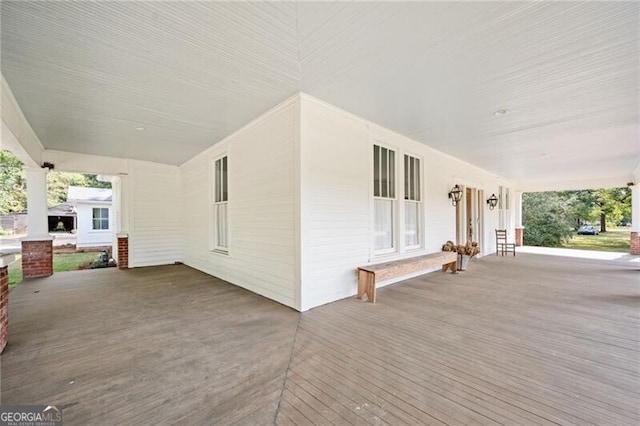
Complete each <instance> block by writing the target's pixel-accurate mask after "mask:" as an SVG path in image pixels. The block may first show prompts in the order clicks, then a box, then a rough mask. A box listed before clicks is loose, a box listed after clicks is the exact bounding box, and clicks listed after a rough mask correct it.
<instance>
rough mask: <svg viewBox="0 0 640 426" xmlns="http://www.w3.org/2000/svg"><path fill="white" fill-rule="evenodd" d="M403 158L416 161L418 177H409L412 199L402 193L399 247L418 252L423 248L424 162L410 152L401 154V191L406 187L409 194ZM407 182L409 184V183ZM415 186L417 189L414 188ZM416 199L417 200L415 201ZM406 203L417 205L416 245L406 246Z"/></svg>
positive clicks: (420, 157)
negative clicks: (400, 240)
mask: <svg viewBox="0 0 640 426" xmlns="http://www.w3.org/2000/svg"><path fill="white" fill-rule="evenodd" d="M405 158H408V159H414V160H416V161H417V163H418V164H417V172H418V176H417V180H416V178H415V176H414V177H410V178H411V181H413V182H414V191H413V196H414V198H413V199H412V198H410V197H411V194H409V197H407V194H406V193H403V199H402V201H403V206H402V208H403V212H402V214H403V217H402V223H401V225H400V228H401V230H402V245H401V251H414V250H420V249H422V248H424V239H425V238H424V235H425V233H424V222H425V219H424V216H425V215H424V166H423V165H424V160H423V158H422V156H419V155H415V154H413V153H411V152H408V151H404V152H402V167H403V169H402V176H403V185H402V187H403V191H406V190H407V187H408V188H409V192H411V190H410V188H411V185H410V184H409V186H407V182H405V180H406V179H407V177H409V174H410V171H409V173H408V172H407V170H405V167H406V164H407V162H406V160H405ZM410 163H411V162H410V161H409V164H410ZM414 167H415V166H414ZM411 181H410V182H411ZM410 182H409V183H410ZM416 186H417V189H416V188H415V187H416ZM415 198H417V199H415ZM408 203H412V204H417V209H418V218H417V220H418V222H417V227H418V231H417V235H418V244H411V245H409V244H407V236H406V232H407V220H406V218H407V212H406V210H407V204H408Z"/></svg>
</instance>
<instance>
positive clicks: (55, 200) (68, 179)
mask: <svg viewBox="0 0 640 426" xmlns="http://www.w3.org/2000/svg"><path fill="white" fill-rule="evenodd" d="M70 185H71V186H85V187H92V188H111V184H110V183H108V182H101V181H99V180H98V179H97V178H96V176H95V175H85V174H81V173H68V172H50V173H48V174H47V205H48V206H49V207H53V206H55V205H57V204H60V203H64V202H65V201H67V192H68V189H69V186H70Z"/></svg>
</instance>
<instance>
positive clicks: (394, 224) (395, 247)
mask: <svg viewBox="0 0 640 426" xmlns="http://www.w3.org/2000/svg"><path fill="white" fill-rule="evenodd" d="M376 146H378V147H379V148H383V149H386V150H388V151H392V152H393V175H391V176H393V182H392V185H387V191H386V192H387V195H386V196H384V195H382V194H383V188H382V178H380V183H379V185H378V186H379V191H378V192H379V194H380V195H375V194H376V164H375V147H376ZM370 147H371V150H370V151H369V155H370V157H369V158H370V161H371V174H370V176H371V179H372V181H371V184H372V191H371V196H372V198H371V212H372V214H371V216H372V217H371V220H372V226H371V229H372V232H371V250H372V253H373V256H384V255H389V254H394V253H398V251H399V244H398V242H399V238H398V214H399V213H400V211H399V209H398V170H399V168H398V165H397V161H398V149H397V148H394V147H391V146H389V145H386V144H384V143H382V141H379V140H374V141H373V143H372V144H371V145H370ZM381 157H382V156H381V155H380V157H379V158H380V159H379V161H380V164H381V162H382V158H381ZM387 158H388V157H387ZM389 169H390V167H389V166H388V164H387V168H386V170H387V180H388V179H389V176H390V175H389V174H388V173H389ZM389 190H392V191H393V194H391V195H392V196H389ZM376 200H389V201H391V247H389V248H384V249H376V236H375V228H376V217H375V202H376Z"/></svg>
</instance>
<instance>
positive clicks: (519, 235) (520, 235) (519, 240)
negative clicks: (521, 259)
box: [516, 228, 524, 247]
mask: <svg viewBox="0 0 640 426" xmlns="http://www.w3.org/2000/svg"><path fill="white" fill-rule="evenodd" d="M523 240H524V228H516V246H518V247H520V246H522V245H523Z"/></svg>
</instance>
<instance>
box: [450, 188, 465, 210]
mask: <svg viewBox="0 0 640 426" xmlns="http://www.w3.org/2000/svg"><path fill="white" fill-rule="evenodd" d="M449 199H450V200H451V205H452V206H455V205H456V204H458V203H459V202H460V200H462V188H460V187H459V186H458V185H457V184H456V185H455V186H454V187H453V188H451V191H449Z"/></svg>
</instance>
